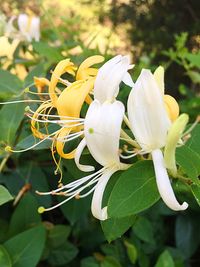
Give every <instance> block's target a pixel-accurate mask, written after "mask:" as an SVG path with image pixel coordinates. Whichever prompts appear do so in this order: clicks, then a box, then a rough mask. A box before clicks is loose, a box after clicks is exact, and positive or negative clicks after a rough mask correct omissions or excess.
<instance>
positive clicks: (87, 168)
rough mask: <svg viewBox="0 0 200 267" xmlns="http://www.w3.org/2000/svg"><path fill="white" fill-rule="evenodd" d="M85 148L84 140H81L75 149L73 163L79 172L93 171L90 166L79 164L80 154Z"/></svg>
mask: <svg viewBox="0 0 200 267" xmlns="http://www.w3.org/2000/svg"><path fill="white" fill-rule="evenodd" d="M85 147H86V140H85V138H83V140H82V141H81V142H80V144H79V145H78V147H77V149H76V153H75V158H74V160H75V163H76V166H77V167H78V168H79V170H81V171H83V172H92V171H94V167H93V166H90V165H82V164H80V163H79V160H80V157H81V154H82V152H83V150H84V148H85Z"/></svg>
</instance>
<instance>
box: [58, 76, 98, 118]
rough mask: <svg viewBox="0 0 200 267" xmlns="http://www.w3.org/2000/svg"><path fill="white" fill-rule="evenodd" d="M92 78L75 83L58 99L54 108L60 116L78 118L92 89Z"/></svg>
mask: <svg viewBox="0 0 200 267" xmlns="http://www.w3.org/2000/svg"><path fill="white" fill-rule="evenodd" d="M93 86H94V78H90V79H89V80H87V81H83V80H81V81H76V82H74V83H72V84H71V85H70V86H69V87H67V88H66V89H65V90H64V91H63V92H62V93H61V94H60V96H59V97H58V100H57V103H56V106H57V110H58V114H59V115H60V116H69V117H76V118H79V117H80V111H81V108H82V105H83V103H84V101H85V100H86V99H87V96H88V94H89V92H90V91H91V90H92V89H93Z"/></svg>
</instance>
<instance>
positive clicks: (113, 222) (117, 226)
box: [101, 215, 135, 242]
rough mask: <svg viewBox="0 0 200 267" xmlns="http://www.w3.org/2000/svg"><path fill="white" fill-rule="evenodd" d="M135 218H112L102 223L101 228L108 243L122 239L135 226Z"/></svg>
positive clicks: (132, 216)
mask: <svg viewBox="0 0 200 267" xmlns="http://www.w3.org/2000/svg"><path fill="white" fill-rule="evenodd" d="M134 221H135V216H134V215H131V216H127V217H125V218H110V219H108V220H105V221H101V227H102V229H103V232H104V235H105V237H106V239H107V240H108V242H111V241H113V240H115V239H117V238H118V237H121V236H122V235H123V234H124V233H125V232H126V231H127V230H128V229H129V227H131V226H132V225H133V223H134Z"/></svg>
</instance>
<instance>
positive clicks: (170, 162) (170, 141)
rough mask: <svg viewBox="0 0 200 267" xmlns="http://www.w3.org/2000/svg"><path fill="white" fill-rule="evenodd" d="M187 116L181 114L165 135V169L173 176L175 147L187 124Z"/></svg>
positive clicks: (174, 173) (174, 170)
mask: <svg viewBox="0 0 200 267" xmlns="http://www.w3.org/2000/svg"><path fill="white" fill-rule="evenodd" d="M188 120H189V116H188V115H187V114H181V115H180V116H179V117H178V118H177V119H176V121H175V122H174V123H173V124H172V126H171V128H170V129H169V132H168V135H167V141H166V146H165V149H164V160H165V165H166V168H167V169H169V170H170V171H171V173H172V175H173V176H176V174H177V168H176V159H175V152H176V146H177V144H178V142H179V140H180V139H181V135H182V133H183V131H184V129H185V126H186V124H187V123H188Z"/></svg>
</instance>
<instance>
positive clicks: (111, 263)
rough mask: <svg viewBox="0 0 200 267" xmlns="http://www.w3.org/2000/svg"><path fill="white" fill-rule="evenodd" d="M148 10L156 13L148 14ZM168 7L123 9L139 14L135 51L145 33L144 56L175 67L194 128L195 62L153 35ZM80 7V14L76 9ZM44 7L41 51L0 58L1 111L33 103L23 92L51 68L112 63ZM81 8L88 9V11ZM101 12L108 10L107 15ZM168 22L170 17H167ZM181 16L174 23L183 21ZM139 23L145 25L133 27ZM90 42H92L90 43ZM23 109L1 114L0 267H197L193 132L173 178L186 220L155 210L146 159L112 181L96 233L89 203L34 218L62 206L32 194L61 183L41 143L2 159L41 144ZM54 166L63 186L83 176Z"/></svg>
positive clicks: (181, 40)
mask: <svg viewBox="0 0 200 267" xmlns="http://www.w3.org/2000/svg"><path fill="white" fill-rule="evenodd" d="M18 2H19V1H18ZM18 2H17V7H18V8H19V7H20V6H19V4H20V3H18ZM66 2H68V1H66ZM80 2H81V1H80ZM82 2H84V1H82ZM104 2H106V1H95V5H96V4H97V5H98V7H99V9H98V10H96V9H95V12H97V13H95V15H96V14H97V15H98V16H99V17H98V18H99V19H100V20H103V17H104V15H105V14H106V12H107V10H103V9H101V7H102V6H103V4H104ZM115 2H117V1H113V3H114V4H115ZM136 2H137V4H136ZM150 2H153V4H152V5H150V4H149V3H150ZM158 2H159V1H158ZM165 2H167V1H161V2H160V3H157V1H131V4H130V6H131V7H132V8H133V6H134V10H135V14H136V13H137V14H139V15H138V16H135V20H134V23H135V25H136V26H135V27H137V29H138V32H137V34H135V35H134V42H135V45H136V46H137V47H138V49H144V46H143V45H141V44H140V41H141V40H145V39H146V38H145V37H146V36H147V32H146V31H147V30H148V32H150V33H149V37H148V40H149V42H147V46H146V47H145V51H146V52H148V51H150V48H152V46H153V47H154V46H155V47H156V45H157V49H153V50H155V51H153V54H154V55H156V56H160V54H162V55H163V56H164V57H165V58H166V61H167V63H166V61H165V65H166V66H167V67H168V70H169V71H170V68H172V69H173V68H174V65H175V64H178V65H180V67H181V69H182V70H183V71H184V75H185V77H186V79H187V80H186V82H185V80H184V82H183V83H179V82H178V83H179V84H178V86H179V93H178V94H179V96H181V98H184V99H182V100H181V101H180V105H181V110H182V111H183V112H187V113H189V114H190V115H191V121H193V120H194V119H195V117H196V116H197V115H198V113H199V107H200V103H199V92H198V88H199V83H200V82H199V65H200V55H199V53H197V52H195V53H193V52H192V50H191V49H189V48H187V47H186V42H187V38H188V35H187V34H186V33H183V34H181V35H177V36H176V37H175V44H174V48H170V47H172V42H173V34H172V32H170V31H169V30H166V31H161V32H162V33H163V32H166V34H165V35H164V37H163V34H161V33H160V32H159V29H158V27H157V29H156V31H155V25H161V23H160V22H159V19H160V17H163V18H164V17H166V16H163V13H162V12H158V11H157V10H158V9H159V10H160V8H161V6H162V10H164V8H166V3H165ZM172 2H173V3H172ZM175 2H176V1H170V3H169V2H168V3H169V7H168V8H169V9H170V10H172V9H173V8H174V10H176V8H175V7H174V5H177V3H176V4H175ZM79 4H80V6H81V7H82V5H81V3H79ZM106 4H107V3H106ZM15 5H16V3H15V4H14V6H15ZM136 5H137V7H136ZM189 5H190V4H189ZM47 6H48V5H43V6H41V10H43V15H44V27H43V28H42V39H41V40H40V42H33V43H32V44H29V43H27V42H20V43H19V44H18V46H17V48H16V50H15V52H14V54H13V57H12V58H11V59H8V58H7V57H6V56H3V57H1V58H0V64H1V68H2V69H1V70H0V99H1V101H2V102H3V101H10V100H19V99H25V100H30V99H31V98H32V97H33V98H34V97H35V96H34V95H31V94H30V91H28V90H27V88H29V89H31V91H33V92H36V88H35V86H34V83H33V78H34V76H38V77H45V76H46V77H47V78H49V77H50V75H51V70H52V69H54V67H55V65H56V64H57V62H58V61H60V60H62V59H64V58H66V57H68V56H70V58H72V60H73V61H74V62H75V63H76V64H79V63H80V62H81V61H82V60H83V59H85V58H87V57H88V56H90V55H94V54H102V53H103V54H104V56H105V57H106V59H108V58H110V57H111V56H112V55H111V54H110V51H113V50H112V48H113V45H112V44H110V43H109V42H108V43H106V44H105V45H104V46H103V50H102V49H101V47H100V46H99V45H98V44H97V43H95V42H94V43H93V40H91V39H90V38H86V40H85V42H83V39H84V38H83V36H85V33H86V29H87V26H88V21H87V20H86V19H85V24H84V25H83V26H81V27H80V28H79V27H77V24H80V22H81V21H80V20H81V19H83V18H81V17H80V14H78V15H76V16H74V17H73V16H71V17H62V18H61V22H59V23H58V24H56V25H57V26H56V27H54V26H53V24H54V21H53V19H52V16H51V14H54V12H55V11H54V10H53V9H50V10H48V8H47ZM83 6H84V7H85V6H86V8H88V5H87V3H85V2H84V3H83ZM108 6H109V5H108V4H107V6H106V7H108ZM120 6H121V7H118V6H114V7H113V8H114V10H115V11H116V10H117V11H119V12H121V10H122V11H123V10H125V11H126V12H132V10H131V9H130V10H129V9H127V8H130V6H126V5H125V4H122V5H120ZM141 6H145V7H147V8H149V9H150V10H151V12H149V13H148V16H147V17H145V16H144V14H143V12H142V10H141V13H138V12H139V11H140V10H139V8H140V7H141ZM186 6H187V5H184V4H182V5H179V7H180V8H181V10H184V12H185V10H186V9H187V7H186ZM72 10H73V9H72ZM79 10H80V9H79ZM196 10H197V9H196ZM125 11H123V12H125ZM126 12H125V13H126ZM165 12H168V11H167V10H165ZM184 12H183V11H182V12H180V14H181V15H183V14H184ZM72 13H73V12H72ZM125 13H124V14H125ZM155 13H156V14H159V17H156V18H155V15H154V14H155ZM169 13H170V12H169ZM113 14H114V15H115V16H117V15H118V14H116V13H113ZM129 14H130V13H129ZM164 14H166V13H164ZM170 14H171V16H169V17H168V19H167V23H166V28H167V29H169V28H170V29H171V25H174V23H175V22H174V21H175V19H176V18H177V17H176V12H175V11H174V12H171V13H170ZM120 16H122V15H120ZM132 17H133V15H132V13H131V18H132ZM48 18H50V19H49V20H48ZM123 18H124V17H123ZM129 19H130V17H129ZM142 19H143V23H142V24H140V23H141V20H142ZM179 19H181V18H179ZM45 20H46V24H45ZM149 21H153V22H154V24H150V23H149ZM47 22H48V23H50V24H48V23H47ZM115 22H116V24H117V23H118V22H120V19H119V18H118V17H117V21H115ZM147 23H148V27H149V26H150V25H151V27H153V30H151V29H149V28H148V27H147V26H146V25H147ZM139 24H140V29H139V28H138V27H139ZM195 25H196V24H195ZM183 26H184V25H183ZM187 27H188V28H181V29H178V28H176V27H174V30H176V31H178V32H179V31H180V30H188V29H189V30H190V33H189V37H190V36H191V35H193V34H195V33H196V26H195V27H194V28H192V29H191V27H190V24H189V23H188V26H187ZM133 30H134V28H131V31H133ZM189 30H188V32H189ZM134 33H136V32H135V31H134ZM108 37H109V36H108V35H107V36H106V38H105V39H106V40H107V39H109V38H108ZM94 40H96V38H95V37H94ZM9 42H11V40H9ZM88 43H89V44H88ZM160 44H161V45H160ZM164 44H165V45H164ZM160 46H161V47H160ZM104 48H105V49H104ZM80 51H81V52H80ZM151 51H152V50H151ZM113 54H114V53H113ZM144 54H145V53H144ZM154 55H153V56H152V57H151V58H150V57H145V55H143V57H141V58H140V60H138V61H139V62H138V66H136V68H135V70H134V77H136V76H137V73H139V71H140V70H141V68H142V67H150V68H153V69H154V68H155V65H154V63H153V59H152V58H153V57H154ZM5 63H8V64H5ZM19 67H22V69H23V71H20V70H22V69H21V68H19ZM21 73H22V74H23V75H22V76H21ZM67 78H68V77H67ZM69 79H70V77H69ZM166 79H167V78H166ZM188 84H189V85H191V87H189V86H188ZM172 86H174V88H177V87H176V82H174V83H173V82H172ZM177 91H178V90H177ZM128 93H129V92H128V89H127V88H126V87H125V86H124V87H123V89H122V90H121V93H120V97H121V98H122V100H123V101H125V100H126V98H127V95H128ZM175 94H176V93H175ZM35 99H36V98H35ZM28 105H29V104H28ZM30 105H31V107H33V108H35V107H36V106H35V104H34V103H33V104H30ZM25 106H26V105H25V104H23V103H17V104H12V105H4V106H3V107H2V108H1V109H0V125H1V131H0V148H1V150H0V158H1V164H0V184H1V185H0V244H1V245H0V266H5V267H11V266H13V267H23V266H30V267H34V266H38V267H40V266H41V267H44V266H48V267H50V266H52V267H54V266H63V267H64V266H65V267H67V266H70V267H77V266H81V267H120V266H121V267H129V266H130V267H131V266H137V267H138V266H139V267H151V266H156V267H165V266H166V267H184V266H198V265H199V261H200V258H199V249H200V237H199V235H198V233H199V231H200V214H199V205H200V184H199V175H200V138H199V136H200V126H199V125H197V126H196V127H195V128H194V130H193V131H192V133H191V137H190V138H189V140H188V141H187V142H186V144H185V146H182V147H180V148H178V149H177V151H176V158H177V165H178V169H179V177H178V178H177V179H176V178H172V180H173V187H174V190H175V191H176V194H178V197H179V199H180V200H187V202H188V203H189V206H190V208H189V209H188V210H187V211H184V212H181V213H177V212H173V211H171V210H169V209H168V208H167V207H166V206H165V205H164V204H163V202H162V201H160V200H159V194H158V191H157V187H156V184H155V174H154V171H153V165H152V161H151V159H150V158H148V159H147V158H143V160H142V161H139V162H137V163H135V164H133V165H132V167H131V168H129V169H128V170H127V171H123V172H121V171H119V172H117V173H116V174H115V175H114V176H113V177H112V179H111V180H110V181H109V184H108V186H107V188H106V192H105V196H104V201H105V202H107V203H108V214H109V216H110V218H109V219H108V220H106V221H102V222H101V223H100V222H99V221H97V220H96V219H94V218H93V217H92V216H91V213H90V203H91V198H90V197H88V198H84V199H79V200H77V199H72V200H71V201H70V202H68V203H66V204H64V205H63V206H61V207H60V208H58V209H55V210H53V211H51V212H49V213H44V214H42V215H41V214H39V213H38V212H37V208H38V206H41V205H42V206H52V205H53V204H56V203H57V202H58V201H60V199H62V200H63V198H62V196H60V197H56V196H52V195H49V196H45V197H41V196H38V195H37V194H36V193H35V191H36V190H40V191H49V190H51V189H52V188H56V186H57V182H58V180H59V175H54V171H55V166H54V163H53V161H52V159H51V156H50V151H49V146H50V144H49V143H48V142H44V143H42V144H41V145H40V146H38V147H35V149H33V150H30V151H28V152H25V153H16V154H14V153H13V154H12V153H10V152H9V151H5V147H6V146H7V145H9V146H14V147H16V148H17V149H19V150H20V149H23V148H27V147H29V146H31V145H33V144H34V143H35V142H37V141H38V140H37V139H36V140H35V139H34V138H33V137H32V135H31V131H30V125H29V120H28V119H27V118H26V117H24V112H25V111H24V110H25ZM82 161H83V162H84V163H88V162H91V161H92V159H91V157H90V156H89V155H88V153H87V152H86V153H85V154H84V155H83V158H82ZM61 164H62V170H63V181H62V182H63V183H67V182H68V181H72V180H75V179H77V178H80V177H83V176H84V173H82V172H81V171H79V170H77V168H76V167H75V164H74V162H73V160H63V161H62V163H61ZM97 167H98V166H97ZM139 199H140V201H138V200H139ZM193 262H195V263H194V264H193ZM195 264H196V265H195Z"/></svg>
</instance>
